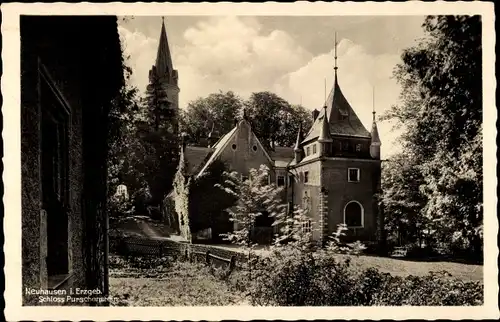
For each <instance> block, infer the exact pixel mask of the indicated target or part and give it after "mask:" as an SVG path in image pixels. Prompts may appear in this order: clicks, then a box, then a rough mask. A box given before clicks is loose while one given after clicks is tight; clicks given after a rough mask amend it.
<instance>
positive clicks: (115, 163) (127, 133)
mask: <svg viewBox="0 0 500 322" xmlns="http://www.w3.org/2000/svg"><path fill="white" fill-rule="evenodd" d="M124 73H125V79H126V82H125V84H124V86H123V87H122V88H121V89H120V92H119V95H118V96H117V97H116V98H115V99H114V100H113V102H112V105H111V108H110V112H109V120H110V122H109V129H108V133H109V135H108V147H109V151H108V161H107V162H108V165H107V166H108V200H109V202H108V204H109V206H110V210H111V212H112V214H111V217H113V214H117V213H118V212H119V213H122V212H124V211H127V209H128V208H129V207H128V206H127V205H122V204H121V203H118V202H117V200H115V199H114V198H113V197H114V194H115V192H116V188H117V186H118V185H120V184H124V185H125V186H126V187H127V189H128V191H129V193H130V194H131V195H135V194H136V193H137V192H138V191H139V190H140V189H141V187H142V186H143V184H142V182H143V176H142V174H141V171H140V170H141V167H140V163H141V162H142V156H140V155H138V153H139V152H140V151H141V149H142V147H141V145H140V142H139V140H138V137H137V133H136V127H135V122H136V118H137V115H138V113H139V107H138V102H139V98H138V90H137V88H136V87H133V86H131V85H130V84H129V80H130V76H131V75H132V70H131V69H130V67H128V66H125V70H124ZM124 207H125V208H124ZM115 208H116V209H115ZM113 209H115V210H116V211H115V212H113Z"/></svg>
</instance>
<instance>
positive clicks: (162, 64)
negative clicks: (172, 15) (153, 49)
mask: <svg viewBox="0 0 500 322" xmlns="http://www.w3.org/2000/svg"><path fill="white" fill-rule="evenodd" d="M161 19H162V22H161V32H160V41H159V43H158V52H157V54H156V64H155V67H156V72H157V75H158V76H159V77H163V76H165V75H166V74H167V73H169V74H170V73H172V70H173V67H172V57H171V56H170V48H169V46H168V39H167V32H166V30H165V17H162V18H161Z"/></svg>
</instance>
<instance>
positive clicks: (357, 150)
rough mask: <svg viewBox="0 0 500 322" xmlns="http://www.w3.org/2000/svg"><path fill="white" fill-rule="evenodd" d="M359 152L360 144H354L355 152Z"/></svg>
mask: <svg viewBox="0 0 500 322" xmlns="http://www.w3.org/2000/svg"><path fill="white" fill-rule="evenodd" d="M360 151H361V144H356V152H360Z"/></svg>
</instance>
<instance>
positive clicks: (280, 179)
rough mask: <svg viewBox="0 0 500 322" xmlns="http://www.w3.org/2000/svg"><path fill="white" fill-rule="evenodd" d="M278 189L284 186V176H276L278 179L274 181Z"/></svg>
mask: <svg viewBox="0 0 500 322" xmlns="http://www.w3.org/2000/svg"><path fill="white" fill-rule="evenodd" d="M276 181H277V184H278V187H282V186H284V185H285V177H284V176H278V179H277V180H276Z"/></svg>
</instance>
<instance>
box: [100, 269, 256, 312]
mask: <svg viewBox="0 0 500 322" xmlns="http://www.w3.org/2000/svg"><path fill="white" fill-rule="evenodd" d="M109 288H110V295H111V296H114V297H118V298H120V299H121V303H120V304H119V305H121V306H221V305H248V304H247V303H246V302H245V301H244V299H243V296H241V295H240V294H238V293H236V292H235V291H234V290H232V291H230V290H229V289H228V286H227V284H226V283H224V282H222V281H220V280H218V279H217V278H216V277H214V276H212V275H210V274H209V273H208V272H206V271H205V270H204V268H203V267H202V266H198V265H196V264H192V263H184V262H174V263H172V264H171V265H166V266H165V267H162V266H160V267H154V268H153V269H143V268H142V269H141V268H133V267H128V268H124V269H112V270H110V278H109Z"/></svg>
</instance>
